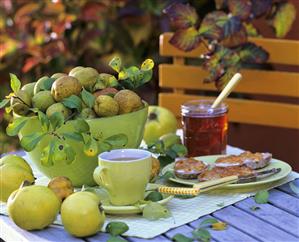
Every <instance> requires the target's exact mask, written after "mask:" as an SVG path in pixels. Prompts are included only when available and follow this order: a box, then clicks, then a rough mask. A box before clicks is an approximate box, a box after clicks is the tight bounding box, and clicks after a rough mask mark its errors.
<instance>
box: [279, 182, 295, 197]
mask: <svg viewBox="0 0 299 242" xmlns="http://www.w3.org/2000/svg"><path fill="white" fill-rule="evenodd" d="M290 183H293V184H295V186H297V187H299V179H296V180H294V181H292V182H289V183H287V184H284V185H282V186H280V187H278V188H277V189H278V190H280V191H283V192H285V193H288V194H290V195H292V196H294V197H298V198H299V194H296V193H294V192H293V191H292V189H291V188H290Z"/></svg>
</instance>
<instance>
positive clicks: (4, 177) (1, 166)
mask: <svg viewBox="0 0 299 242" xmlns="http://www.w3.org/2000/svg"><path fill="white" fill-rule="evenodd" d="M0 177H1V179H0V189H1V193H0V200H1V201H3V202H6V201H7V199H8V197H9V196H10V194H11V193H12V192H14V191H15V190H17V189H18V188H19V187H20V185H21V184H22V183H23V181H25V180H26V181H28V182H30V183H33V182H34V176H33V173H32V170H31V168H30V166H29V165H28V163H27V162H26V161H25V160H24V159H23V158H21V157H19V156H16V155H7V156H5V157H3V158H1V159H0Z"/></svg>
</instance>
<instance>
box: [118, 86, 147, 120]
mask: <svg viewBox="0 0 299 242" xmlns="http://www.w3.org/2000/svg"><path fill="white" fill-rule="evenodd" d="M114 100H115V101H117V103H118V105H119V113H120V114H123V113H131V112H133V111H136V110H138V109H139V108H141V107H142V106H143V103H142V100H141V98H140V97H139V96H138V95H137V94H136V93H135V92H133V91H131V90H121V91H119V92H118V93H116V94H115V96H114Z"/></svg>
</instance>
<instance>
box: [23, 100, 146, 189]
mask: <svg viewBox="0 0 299 242" xmlns="http://www.w3.org/2000/svg"><path fill="white" fill-rule="evenodd" d="M147 112H148V105H145V107H144V108H143V109H141V110H138V111H135V112H132V113H128V114H122V115H117V116H113V117H106V118H97V119H90V120H86V121H87V122H88V123H89V126H90V130H91V133H92V135H93V136H95V137H103V139H105V138H107V137H109V136H112V135H115V134H120V133H121V134H125V135H127V137H128V143H127V145H126V146H125V147H124V148H138V147H139V145H140V143H141V141H142V138H143V132H144V126H145V122H146V119H147ZM73 130H74V129H73V126H72V121H69V122H68V123H67V124H66V125H64V126H63V127H61V128H60V129H59V130H58V132H59V133H60V132H62V133H63V132H70V131H73ZM40 131H41V124H40V122H39V120H38V119H37V117H33V118H31V119H30V120H29V121H28V122H27V123H26V125H25V126H24V128H23V129H22V130H21V132H20V134H19V138H20V139H21V138H22V137H23V136H24V135H29V134H32V133H34V132H40ZM50 139H51V137H49V136H45V137H44V138H43V139H42V140H41V142H40V143H39V144H38V145H37V147H36V148H35V149H34V150H33V151H31V152H28V155H29V157H30V158H31V160H32V161H33V162H34V163H35V165H36V166H37V168H38V169H39V170H40V171H41V172H42V173H43V174H45V175H46V176H47V177H49V178H53V177H56V176H66V177H68V178H69V179H71V181H72V182H73V185H74V186H76V187H78V186H82V185H88V186H94V185H96V183H95V182H94V180H93V175H92V174H93V171H94V169H95V168H96V166H97V164H98V158H97V156H94V157H89V156H86V155H85V153H84V152H83V143H81V142H76V141H73V140H68V141H67V142H68V144H69V145H71V146H72V148H73V149H74V150H75V151H76V154H77V155H76V158H75V160H74V161H73V162H72V163H71V164H69V165H68V164H66V163H65V162H61V163H59V162H57V163H55V164H54V165H53V166H50V167H46V166H43V165H42V164H41V162H40V159H41V153H42V151H43V149H44V148H45V147H46V146H48V145H49V142H50Z"/></svg>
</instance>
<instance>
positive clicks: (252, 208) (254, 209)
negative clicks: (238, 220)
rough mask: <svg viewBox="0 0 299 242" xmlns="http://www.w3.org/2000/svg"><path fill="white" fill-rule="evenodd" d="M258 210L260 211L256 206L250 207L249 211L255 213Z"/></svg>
mask: <svg viewBox="0 0 299 242" xmlns="http://www.w3.org/2000/svg"><path fill="white" fill-rule="evenodd" d="M259 209H261V208H260V207H257V206H252V207H250V210H252V211H256V210H259Z"/></svg>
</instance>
